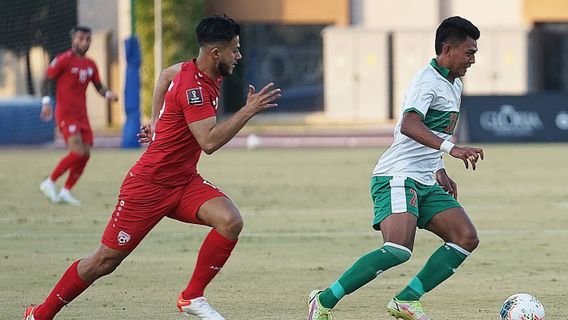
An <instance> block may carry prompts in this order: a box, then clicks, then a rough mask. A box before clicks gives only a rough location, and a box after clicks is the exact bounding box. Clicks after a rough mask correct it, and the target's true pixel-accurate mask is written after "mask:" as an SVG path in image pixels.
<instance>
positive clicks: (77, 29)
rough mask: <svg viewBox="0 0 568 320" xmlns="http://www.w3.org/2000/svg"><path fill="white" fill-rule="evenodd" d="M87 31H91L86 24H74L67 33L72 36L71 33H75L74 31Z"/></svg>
mask: <svg viewBox="0 0 568 320" xmlns="http://www.w3.org/2000/svg"><path fill="white" fill-rule="evenodd" d="M79 31H81V32H87V33H91V32H92V30H91V28H89V27H86V26H81V25H76V26H74V27H73V28H71V31H69V34H70V35H71V37H73V35H74V34H75V32H79Z"/></svg>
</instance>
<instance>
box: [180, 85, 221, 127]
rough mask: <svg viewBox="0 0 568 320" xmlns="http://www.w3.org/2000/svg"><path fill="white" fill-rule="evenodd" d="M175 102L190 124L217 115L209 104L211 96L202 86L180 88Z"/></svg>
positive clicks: (210, 103)
mask: <svg viewBox="0 0 568 320" xmlns="http://www.w3.org/2000/svg"><path fill="white" fill-rule="evenodd" d="M177 102H178V104H179V105H180V106H181V108H182V110H183V115H184V117H185V121H186V122H187V123H192V122H196V121H200V120H203V119H207V118H209V117H214V116H216V115H217V113H216V112H215V108H214V107H213V104H212V102H211V96H210V95H209V94H208V93H207V90H205V88H203V86H199V85H197V84H195V86H193V85H186V86H180V87H179V89H178V92H177Z"/></svg>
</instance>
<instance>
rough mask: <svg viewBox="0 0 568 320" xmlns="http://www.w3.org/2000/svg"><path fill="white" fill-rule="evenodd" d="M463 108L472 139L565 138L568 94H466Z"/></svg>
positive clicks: (469, 137) (531, 139)
mask: <svg viewBox="0 0 568 320" xmlns="http://www.w3.org/2000/svg"><path fill="white" fill-rule="evenodd" d="M462 111H463V113H464V118H465V119H464V120H465V121H466V127H467V139H468V140H469V141H472V142H557V141H568V95H561V94H534V95H526V96H468V97H464V98H463V103H462Z"/></svg>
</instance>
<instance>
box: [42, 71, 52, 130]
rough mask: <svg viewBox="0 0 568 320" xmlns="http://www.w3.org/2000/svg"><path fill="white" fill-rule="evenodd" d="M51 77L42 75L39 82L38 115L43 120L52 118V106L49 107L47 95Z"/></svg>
mask: <svg viewBox="0 0 568 320" xmlns="http://www.w3.org/2000/svg"><path fill="white" fill-rule="evenodd" d="M51 81H53V80H51V79H49V78H47V77H44V78H43V80H42V81H41V84H40V91H41V96H42V98H41V111H40V114H39V117H40V118H41V120H43V121H49V120H51V118H53V108H52V107H51V97H50V96H49V86H50V84H51Z"/></svg>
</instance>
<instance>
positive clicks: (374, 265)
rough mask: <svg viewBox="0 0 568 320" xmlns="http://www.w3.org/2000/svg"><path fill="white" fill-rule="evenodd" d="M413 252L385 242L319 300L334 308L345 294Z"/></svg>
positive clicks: (403, 259)
mask: <svg viewBox="0 0 568 320" xmlns="http://www.w3.org/2000/svg"><path fill="white" fill-rule="evenodd" d="M411 255H412V252H411V251H410V250H409V249H407V248H405V247H403V246H401V245H398V244H396V243H391V242H385V243H384V245H383V246H382V247H380V248H379V249H377V250H375V251H371V252H369V253H367V254H366V255H364V256H362V257H361V258H359V259H358V260H357V261H356V262H355V263H354V264H353V265H352V266H351V268H349V269H348V270H347V271H345V273H343V275H341V277H339V280H337V281H336V282H334V283H333V284H332V285H331V286H330V287H329V288H327V289H325V290H324V291H323V292H322V293H321V294H320V295H319V297H318V298H319V302H320V303H321V305H322V306H324V307H326V308H333V307H335V305H336V304H337V302H339V300H340V299H341V298H343V296H345V295H346V294H350V293H352V292H354V291H355V290H357V289H359V288H361V287H362V286H363V285H365V284H367V283H368V282H370V281H371V280H373V279H375V278H376V277H377V276H378V275H379V274H381V273H382V272H383V271H386V270H388V269H390V268H392V267H394V266H397V265H399V264H401V263H403V262H406V261H408V259H410V256H411Z"/></svg>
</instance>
